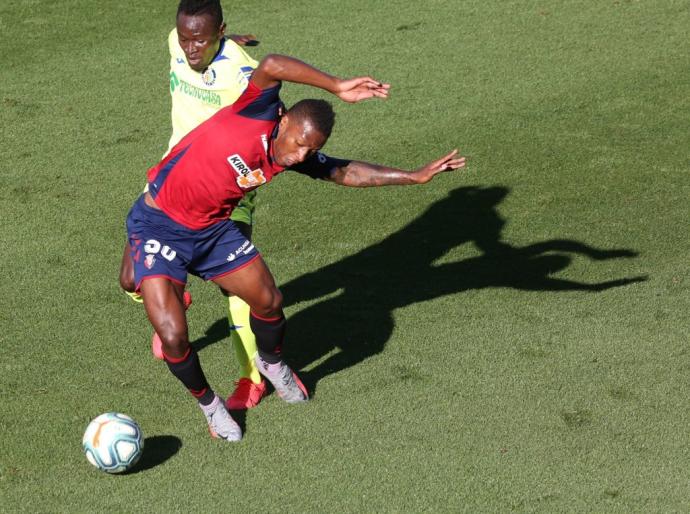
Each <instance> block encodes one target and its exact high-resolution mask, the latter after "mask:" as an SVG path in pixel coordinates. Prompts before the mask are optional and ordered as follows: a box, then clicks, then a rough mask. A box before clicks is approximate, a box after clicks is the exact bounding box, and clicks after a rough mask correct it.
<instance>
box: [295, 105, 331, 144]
mask: <svg viewBox="0 0 690 514" xmlns="http://www.w3.org/2000/svg"><path fill="white" fill-rule="evenodd" d="M287 114H288V115H289V117H291V118H292V119H302V120H309V121H310V122H311V123H312V124H313V126H314V128H315V129H316V130H318V131H319V132H320V133H321V134H323V135H324V136H326V138H328V137H330V135H331V131H332V130H333V125H334V124H335V112H333V106H332V105H331V104H330V103H329V102H327V101H326V100H314V99H308V100H300V101H299V102H297V103H296V104H295V105H293V106H292V107H291V108H290V110H289V111H288V112H287Z"/></svg>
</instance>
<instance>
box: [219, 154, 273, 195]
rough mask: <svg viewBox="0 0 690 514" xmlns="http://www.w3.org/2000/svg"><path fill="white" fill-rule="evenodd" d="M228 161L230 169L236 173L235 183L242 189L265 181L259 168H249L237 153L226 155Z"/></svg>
mask: <svg viewBox="0 0 690 514" xmlns="http://www.w3.org/2000/svg"><path fill="white" fill-rule="evenodd" d="M228 162H229V163H230V166H232V169H234V170H235V173H237V185H238V186H240V187H241V188H242V189H249V188H252V187H257V186H260V185H261V184H265V183H266V177H265V176H264V172H263V170H262V169H261V168H259V169H257V170H252V169H249V166H247V164H246V163H245V162H244V160H242V157H240V156H239V154H233V155H231V156H230V157H228Z"/></svg>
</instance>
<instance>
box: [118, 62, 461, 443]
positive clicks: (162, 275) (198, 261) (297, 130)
mask: <svg viewBox="0 0 690 514" xmlns="http://www.w3.org/2000/svg"><path fill="white" fill-rule="evenodd" d="M282 81H289V82H297V83H302V84H307V85H312V86H315V87H319V88H321V89H324V90H326V91H329V92H331V93H333V94H335V95H336V96H338V97H339V98H341V99H342V100H344V101H346V102H359V101H361V100H365V99H368V98H375V97H378V98H385V97H386V96H387V95H388V88H389V86H388V85H387V84H382V83H380V82H378V81H376V80H374V79H372V78H370V77H359V78H354V79H347V80H343V79H339V78H336V77H333V76H331V75H328V74H326V73H323V72H321V71H319V70H317V69H315V68H313V67H311V66H309V65H307V64H305V63H303V62H301V61H298V60H296V59H293V58H290V57H285V56H277V55H269V56H267V57H266V58H264V59H263V60H262V61H261V63H260V64H259V66H258V67H257V68H256V70H255V71H254V72H253V74H252V77H251V79H250V82H249V86H248V87H247V89H246V90H245V91H244V93H243V94H242V95H241V96H240V98H239V99H238V100H237V101H236V102H235V103H234V104H233V105H232V106H229V107H226V108H224V109H221V110H220V111H219V112H218V113H217V114H215V115H214V116H213V117H211V118H210V119H209V120H208V121H206V122H204V123H202V124H201V125H199V126H198V127H197V128H195V129H194V130H192V131H191V132H190V133H189V134H187V135H186V136H185V137H184V138H183V139H182V140H181V141H180V142H179V143H178V144H177V145H176V146H175V147H174V148H173V149H172V150H171V151H170V152H169V153H168V155H166V157H165V158H164V159H163V160H162V161H161V162H160V163H159V164H158V165H156V166H154V167H153V168H151V169H150V170H149V171H148V192H146V193H145V194H143V195H142V196H141V197H140V198H139V199H138V200H137V201H136V202H135V204H134V206H133V207H132V209H131V210H130V213H129V215H128V217H127V233H128V237H129V241H130V245H131V256H132V259H133V263H134V281H133V283H134V284H135V289H136V290H137V291H140V292H141V293H142V296H143V298H144V306H145V308H146V312H147V315H148V317H149V320H150V321H151V324H152V325H153V328H154V329H155V331H156V332H157V333H158V334H159V336H160V338H161V340H162V342H163V353H164V356H165V360H166V363H167V365H168V367H169V369H170V371H171V372H172V374H173V375H175V376H176V377H177V378H178V379H179V380H180V381H181V382H182V383H183V384H184V386H185V387H186V388H187V389H188V390H189V391H190V393H191V394H192V395H193V396H194V397H196V398H197V400H198V402H199V405H200V407H201V409H202V411H203V412H204V414H205V415H206V418H207V422H208V425H209V430H210V432H211V435H212V436H215V437H220V438H223V439H225V440H229V441H238V440H240V439H241V437H242V433H241V429H240V427H239V426H238V425H237V424H236V423H235V422H234V420H233V419H232V417H231V416H230V414H229V413H228V412H227V410H226V409H225V406H224V405H223V402H222V401H221V400H220V399H219V397H218V396H216V394H215V392H214V391H213V390H212V389H211V387H210V386H209V384H208V382H207V381H206V378H205V376H204V373H203V370H202V368H201V365H200V362H199V358H198V355H197V353H196V351H195V350H194V348H192V347H191V346H190V344H189V339H188V334H187V321H186V317H185V307H184V303H183V293H184V285H185V283H186V280H187V273H188V272H189V273H192V274H194V275H197V276H199V277H201V278H203V279H205V280H212V281H213V282H215V283H216V284H217V285H218V286H220V287H221V288H222V289H223V290H226V291H229V292H231V293H233V294H236V295H237V296H239V297H240V298H242V299H243V300H244V301H245V302H247V304H249V306H250V309H251V310H250V325H251V328H252V331H253V332H254V334H255V335H256V341H257V347H258V354H257V356H256V363H257V366H258V368H259V370H260V372H261V374H262V375H264V376H265V377H266V378H267V379H268V381H269V382H271V384H272V385H273V387H274V388H275V390H276V392H277V394H278V395H279V396H280V397H281V398H282V399H283V400H285V401H286V402H288V403H298V402H303V401H306V400H307V399H308V393H307V390H306V388H305V387H304V385H303V384H302V383H301V381H300V380H299V378H298V377H297V375H296V374H295V373H294V372H293V371H292V370H291V369H290V368H289V367H288V366H287V364H286V363H285V362H284V361H283V360H282V355H281V343H282V340H283V335H284V333H285V325H286V320H285V317H284V315H283V310H282V295H281V293H280V291H279V290H278V288H277V287H276V285H275V281H274V279H273V276H272V275H271V272H270V271H269V269H268V267H267V266H266V264H265V263H264V261H263V259H262V258H261V256H260V254H259V252H258V251H257V249H256V248H255V247H254V245H253V244H252V243H251V242H250V241H249V240H247V239H246V238H245V237H244V236H242V234H241V232H240V231H239V230H238V228H237V226H236V225H235V223H234V222H233V221H232V220H231V219H229V215H230V213H231V212H232V210H233V208H234V207H235V206H236V205H237V203H238V202H239V200H240V199H241V198H242V197H243V195H244V194H246V193H247V192H249V191H252V190H254V189H256V188H257V187H259V186H261V185H262V184H265V183H267V182H269V181H270V180H271V179H272V178H273V177H274V176H275V175H277V174H278V173H281V172H282V171H284V170H285V169H287V168H290V169H293V170H295V171H298V172H300V173H304V174H307V175H309V176H311V177H313V178H319V179H324V180H330V181H333V182H335V183H337V184H341V185H345V186H352V187H366V186H382V185H394V184H422V183H426V182H428V181H429V180H431V179H432V178H433V177H434V176H435V175H437V174H438V173H441V172H444V171H450V170H454V169H458V168H461V167H463V166H464V165H465V159H464V158H463V157H458V156H457V151H453V152H451V153H449V154H447V155H445V156H444V157H442V158H440V159H438V160H436V161H433V162H431V163H429V164H427V165H425V166H423V167H421V168H419V169H417V170H414V171H404V170H399V169H396V168H390V167H386V166H381V165H376V164H369V163H365V162H362V161H354V160H342V159H334V158H331V157H329V156H327V155H325V154H322V153H321V152H320V151H319V150H320V149H321V147H322V146H323V145H324V144H325V143H326V140H327V139H328V137H329V136H330V133H331V129H332V127H333V123H334V119H335V115H334V113H333V110H332V108H331V106H330V104H329V103H328V102H325V101H323V100H302V101H301V102H298V103H297V104H295V105H294V106H293V107H292V108H291V109H290V110H288V111H287V112H286V113H285V114H284V115H282V116H281V115H280V113H281V102H280V98H279V96H278V93H279V90H280V87H281V82H282Z"/></svg>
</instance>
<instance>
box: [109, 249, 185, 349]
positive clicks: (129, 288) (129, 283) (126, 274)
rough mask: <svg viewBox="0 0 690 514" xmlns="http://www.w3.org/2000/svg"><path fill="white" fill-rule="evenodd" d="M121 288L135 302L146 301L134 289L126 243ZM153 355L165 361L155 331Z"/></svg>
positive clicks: (132, 272)
mask: <svg viewBox="0 0 690 514" xmlns="http://www.w3.org/2000/svg"><path fill="white" fill-rule="evenodd" d="M120 287H122V289H124V291H125V293H127V295H128V296H129V297H130V298H131V299H132V300H134V301H135V302H138V303H142V302H143V301H144V299H143V298H142V297H141V295H140V294H139V293H137V292H136V291H135V290H134V289H135V287H136V284H135V283H134V263H133V262H132V255H131V249H130V247H129V244H128V243H125V250H124V252H123V253H122V263H121V264H120ZM183 300H184V306H185V309H189V306H190V305H192V295H191V293H190V292H189V291H185V292H184V296H183ZM151 353H153V356H154V357H155V358H156V359H161V360H162V359H163V342H162V341H161V338H160V337H159V336H158V333H157V332H155V331H154V333H153V336H152V337H151Z"/></svg>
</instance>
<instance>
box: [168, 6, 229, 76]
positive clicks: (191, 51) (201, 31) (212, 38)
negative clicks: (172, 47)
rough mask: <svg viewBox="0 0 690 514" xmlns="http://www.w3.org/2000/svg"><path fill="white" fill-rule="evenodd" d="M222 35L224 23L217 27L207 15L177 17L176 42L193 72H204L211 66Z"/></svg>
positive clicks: (223, 33) (181, 15)
mask: <svg viewBox="0 0 690 514" xmlns="http://www.w3.org/2000/svg"><path fill="white" fill-rule="evenodd" d="M224 35H225V23H222V24H221V25H220V27H218V26H217V25H216V24H215V23H214V21H213V17H211V15H209V14H199V15H190V14H182V13H181V14H180V15H179V16H178V17H177V40H178V41H179V43H180V48H182V51H183V52H184V54H185V56H186V57H187V62H188V63H189V66H190V68H192V69H193V70H194V71H204V69H205V68H206V67H207V66H208V65H209V64H211V61H212V60H213V57H214V56H215V55H216V53H217V52H218V48H219V47H220V41H221V39H222V38H223V36H224Z"/></svg>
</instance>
